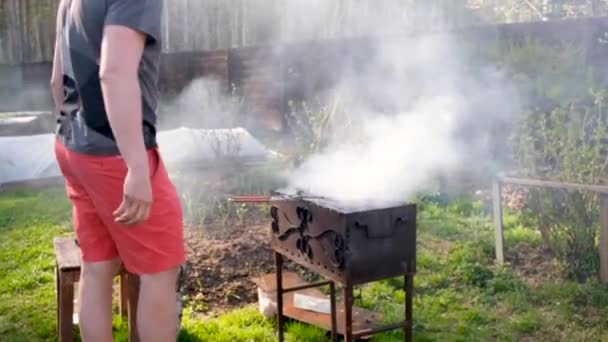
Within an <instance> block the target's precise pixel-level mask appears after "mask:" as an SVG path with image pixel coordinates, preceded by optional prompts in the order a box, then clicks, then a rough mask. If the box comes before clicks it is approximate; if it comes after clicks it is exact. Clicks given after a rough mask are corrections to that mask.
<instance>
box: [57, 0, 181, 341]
mask: <svg viewBox="0 0 608 342" xmlns="http://www.w3.org/2000/svg"><path fill="white" fill-rule="evenodd" d="M161 13H162V0H62V2H61V4H60V7H59V11H58V15H57V18H58V19H57V28H58V30H57V42H56V49H55V57H54V61H53V74H52V78H51V88H52V93H53V98H54V101H55V105H56V110H57V112H58V113H59V114H60V115H59V119H58V127H57V140H56V145H55V151H56V157H57V161H58V163H59V166H60V168H61V171H62V173H63V175H64V177H65V181H66V189H67V194H68V197H69V198H70V200H71V201H72V203H73V221H74V229H75V232H76V236H77V239H78V242H79V245H80V250H81V254H82V261H83V265H82V272H81V273H82V275H81V279H80V291H79V303H80V313H79V317H80V331H81V335H82V338H83V340H84V341H85V342H87V341H95V342H96V341H104V342H105V341H112V313H111V299H112V281H113V278H114V275H115V274H116V273H117V271H118V270H119V267H120V265H121V263H122V264H123V265H124V266H125V267H126V269H127V270H128V271H130V272H132V273H135V274H138V275H139V276H140V281H141V282H140V284H141V285H140V298H139V307H138V313H137V317H138V328H139V335H140V338H141V340H142V341H145V342H149V341H163V342H169V341H175V340H176V331H177V327H176V322H177V319H176V318H177V314H178V313H177V312H176V305H175V294H176V288H175V287H176V278H177V273H178V269H179V266H180V265H181V264H182V263H183V262H184V259H185V253H184V244H183V232H182V211H181V206H180V202H179V198H178V196H177V193H176V190H175V187H174V186H173V184H172V183H171V181H170V179H169V177H168V175H167V171H166V170H165V168H164V165H163V162H162V159H161V156H160V155H159V152H158V149H157V144H156V126H155V125H156V111H157V108H158V88H157V81H158V74H159V59H160V53H161Z"/></svg>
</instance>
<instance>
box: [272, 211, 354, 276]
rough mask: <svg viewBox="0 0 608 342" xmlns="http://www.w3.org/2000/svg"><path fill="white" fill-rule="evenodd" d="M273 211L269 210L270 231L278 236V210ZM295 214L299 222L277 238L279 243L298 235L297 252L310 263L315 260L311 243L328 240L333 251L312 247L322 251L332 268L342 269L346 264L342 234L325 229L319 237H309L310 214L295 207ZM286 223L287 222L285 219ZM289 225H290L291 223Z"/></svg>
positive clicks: (322, 246)
mask: <svg viewBox="0 0 608 342" xmlns="http://www.w3.org/2000/svg"><path fill="white" fill-rule="evenodd" d="M274 208H276V207H273V209H274ZM273 209H271V217H272V219H273V222H272V231H273V232H274V233H275V234H279V233H280V231H279V223H278V221H279V218H278V212H277V211H278V209H275V210H273ZM296 214H297V216H298V220H300V223H299V225H298V226H297V227H289V228H288V229H287V230H286V231H285V232H284V233H283V234H281V235H279V236H278V237H277V238H278V239H279V241H286V240H287V239H289V237H290V236H292V235H293V234H298V235H299V237H298V238H297V240H296V248H297V250H298V251H299V252H300V253H302V254H303V255H305V256H306V257H307V258H308V259H310V260H311V261H312V260H314V258H315V254H314V252H313V248H312V246H311V241H320V240H323V239H327V238H329V239H330V241H331V242H332V243H331V246H332V248H333V251H326V250H325V247H324V246H325V245H324V244H322V243H316V244H314V245H315V246H317V247H318V248H320V249H322V251H321V252H323V253H324V254H326V255H328V256H329V259H330V262H331V264H332V265H331V266H332V267H335V268H337V269H342V268H344V264H345V262H346V242H345V240H344V237H343V236H342V234H340V233H339V232H337V231H336V230H334V229H327V230H325V231H323V232H322V233H321V234H319V235H315V236H313V235H310V233H309V232H308V225H309V223H312V219H313V218H312V213H311V212H310V210H308V209H306V208H303V207H297V208H296ZM286 221H287V222H289V220H288V219H287V217H286ZM289 223H290V225H291V222H289Z"/></svg>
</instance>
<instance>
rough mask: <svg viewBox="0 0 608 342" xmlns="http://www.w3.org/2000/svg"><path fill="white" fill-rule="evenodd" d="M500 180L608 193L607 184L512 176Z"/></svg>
mask: <svg viewBox="0 0 608 342" xmlns="http://www.w3.org/2000/svg"><path fill="white" fill-rule="evenodd" d="M500 181H501V182H502V183H509V184H514V185H524V186H531V187H540V188H552V189H560V190H574V191H591V192H596V193H598V194H607V195H608V186H605V185H588V184H578V183H568V182H558V181H547V180H539V179H526V178H513V177H502V178H500Z"/></svg>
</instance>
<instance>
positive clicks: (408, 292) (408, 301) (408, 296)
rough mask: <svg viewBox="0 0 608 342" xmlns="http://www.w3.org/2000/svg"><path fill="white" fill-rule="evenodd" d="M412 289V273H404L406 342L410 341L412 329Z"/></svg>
mask: <svg viewBox="0 0 608 342" xmlns="http://www.w3.org/2000/svg"><path fill="white" fill-rule="evenodd" d="M413 290H414V274H413V273H410V272H408V273H406V275H405V282H404V291H405V320H406V321H407V325H406V326H405V328H404V337H405V341H406V342H412V330H413V322H412V299H413Z"/></svg>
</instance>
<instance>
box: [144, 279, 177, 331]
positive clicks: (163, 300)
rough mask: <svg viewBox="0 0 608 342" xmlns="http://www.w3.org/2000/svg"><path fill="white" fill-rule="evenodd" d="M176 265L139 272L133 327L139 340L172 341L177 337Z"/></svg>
mask: <svg viewBox="0 0 608 342" xmlns="http://www.w3.org/2000/svg"><path fill="white" fill-rule="evenodd" d="M178 270H179V268H174V269H172V270H169V271H166V272H162V273H157V274H151V275H142V276H140V287H139V301H138V303H137V306H138V307H137V327H138V332H139V337H140V340H142V341H146V342H175V340H176V339H177V306H176V291H177V274H178Z"/></svg>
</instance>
